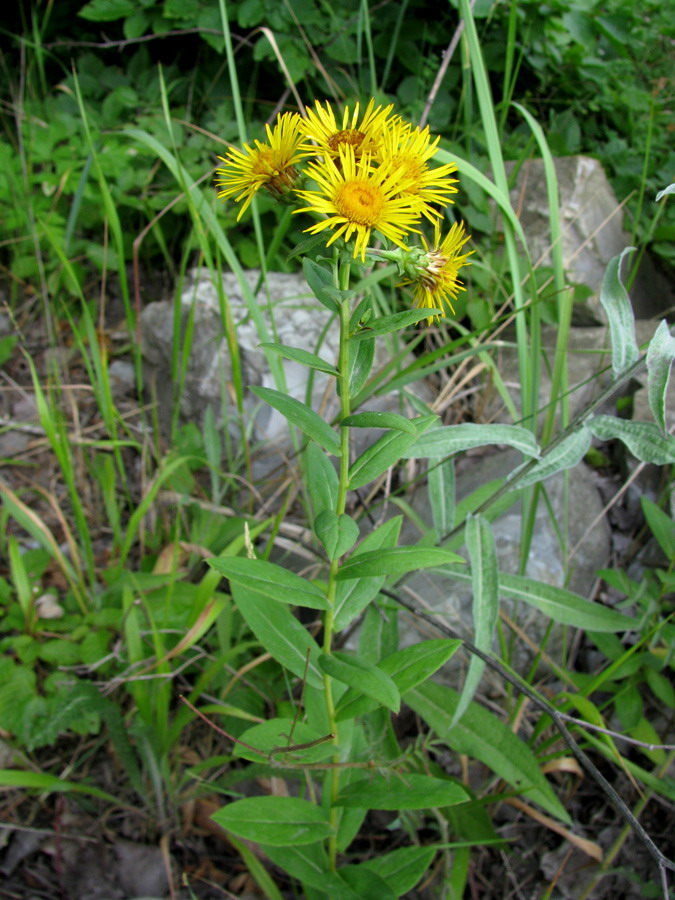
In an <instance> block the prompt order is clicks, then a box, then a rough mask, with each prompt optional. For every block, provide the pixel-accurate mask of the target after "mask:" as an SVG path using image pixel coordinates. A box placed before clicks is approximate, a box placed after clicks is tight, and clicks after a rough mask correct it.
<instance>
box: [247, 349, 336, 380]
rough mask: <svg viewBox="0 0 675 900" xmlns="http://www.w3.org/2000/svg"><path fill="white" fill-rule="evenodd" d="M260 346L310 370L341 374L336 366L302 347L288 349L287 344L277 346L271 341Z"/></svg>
mask: <svg viewBox="0 0 675 900" xmlns="http://www.w3.org/2000/svg"><path fill="white" fill-rule="evenodd" d="M260 346H261V347H262V348H263V349H265V350H271V351H272V353H276V354H277V355H278V356H281V357H283V358H284V359H291V360H293V362H298V363H301V364H302V365H303V366H307V367H308V368H310V369H318V371H319V372H325V373H326V374H327V375H339V374H340V373H339V372H338V370H337V369H336V368H335V366H332V365H331V364H330V363H329V362H326V360H325V359H321V357H320V356H317V355H316V354H315V353H309V352H308V351H307V350H302V349H301V348H300V347H288V346H287V345H286V344H275V343H272V342H271V341H265V342H264V343H262V344H260Z"/></svg>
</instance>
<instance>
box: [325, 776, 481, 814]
mask: <svg viewBox="0 0 675 900" xmlns="http://www.w3.org/2000/svg"><path fill="white" fill-rule="evenodd" d="M468 799H469V795H468V794H467V792H466V791H465V790H464V788H463V787H462V786H461V785H459V784H456V783H455V782H454V781H446V780H445V779H444V778H432V777H431V776H430V775H415V774H411V773H407V772H406V773H405V774H403V775H397V776H393V775H388V776H387V777H384V776H382V775H378V776H373V777H370V778H363V779H361V780H360V781H353V782H352V783H351V784H348V785H346V786H345V787H343V788H341V789H340V793H339V794H338V798H337V800H336V801H335V803H334V806H357V807H363V808H366V809H391V810H396V809H428V808H429V807H438V806H454V805H455V804H456V803H464V801H465V800H468Z"/></svg>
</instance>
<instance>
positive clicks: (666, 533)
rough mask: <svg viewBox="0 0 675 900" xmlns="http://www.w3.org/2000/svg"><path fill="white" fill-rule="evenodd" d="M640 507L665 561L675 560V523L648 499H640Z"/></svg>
mask: <svg viewBox="0 0 675 900" xmlns="http://www.w3.org/2000/svg"><path fill="white" fill-rule="evenodd" d="M640 506H641V507H642V512H643V514H644V517H645V519H646V520H647V524H648V525H649V528H650V530H651V532H652V534H653V535H654V537H655V538H656V540H657V541H658V544H659V547H660V548H661V549H662V550H663V552H664V553H665V555H666V559H675V522H674V521H673V519H672V518H671V517H670V516H669V515H668V514H667V513H665V512H664V511H663V510H662V509H659V507H658V506H657V505H656V503H654V501H653V500H650V499H649V498H648V497H640Z"/></svg>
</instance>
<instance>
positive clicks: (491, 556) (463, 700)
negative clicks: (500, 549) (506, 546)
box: [452, 516, 499, 726]
mask: <svg viewBox="0 0 675 900" xmlns="http://www.w3.org/2000/svg"><path fill="white" fill-rule="evenodd" d="M465 536H466V548H467V550H468V553H469V562H470V564H471V586H472V593H473V608H472V614H473V627H474V634H475V637H474V643H475V645H476V646H477V647H478V649H479V650H482V651H483V653H488V654H489V653H490V651H491V649H492V637H493V634H494V631H495V628H496V627H497V620H498V618H499V575H498V569H497V548H496V546H495V539H494V536H493V534H492V528H491V527H490V523H489V522H488V521H487V519H485V518H483V517H482V516H469V517H468V519H467V523H466V529H465ZM484 669H485V662H484V660H482V659H480V658H479V657H478V656H472V657H471V662H470V663H469V669H468V671H467V673H466V678H465V679H464V685H463V686H462V693H461V696H460V698H459V703H458V704H457V709H456V710H455V715H454V718H453V722H452V725H453V726H454V725H456V724H457V722H458V721H459V720H460V719H461V718H462V716H463V715H464V712H465V710H466V708H467V707H468V705H469V703H470V702H471V701H472V700H473V698H474V695H475V693H476V690H477V689H478V685H479V683H480V680H481V678H482V676H483V671H484Z"/></svg>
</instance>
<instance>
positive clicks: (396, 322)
mask: <svg viewBox="0 0 675 900" xmlns="http://www.w3.org/2000/svg"><path fill="white" fill-rule="evenodd" d="M439 313H440V314H441V315H443V310H439V309H409V310H407V311H406V312H400V313H395V314H394V315H393V316H382V317H381V318H379V319H371V320H370V321H369V322H368V324H367V325H366V326H365V328H362V329H360V330H357V331H355V332H354V333H353V334H350V335H349V340H350V341H363V340H366V339H367V338H372V337H376V336H377V335H380V334H389V333H390V332H392V331H401V330H402V329H403V328H407V327H408V325H415V324H416V323H417V322H421V321H422V319H427V318H429V316H433V315H436V314H439Z"/></svg>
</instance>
